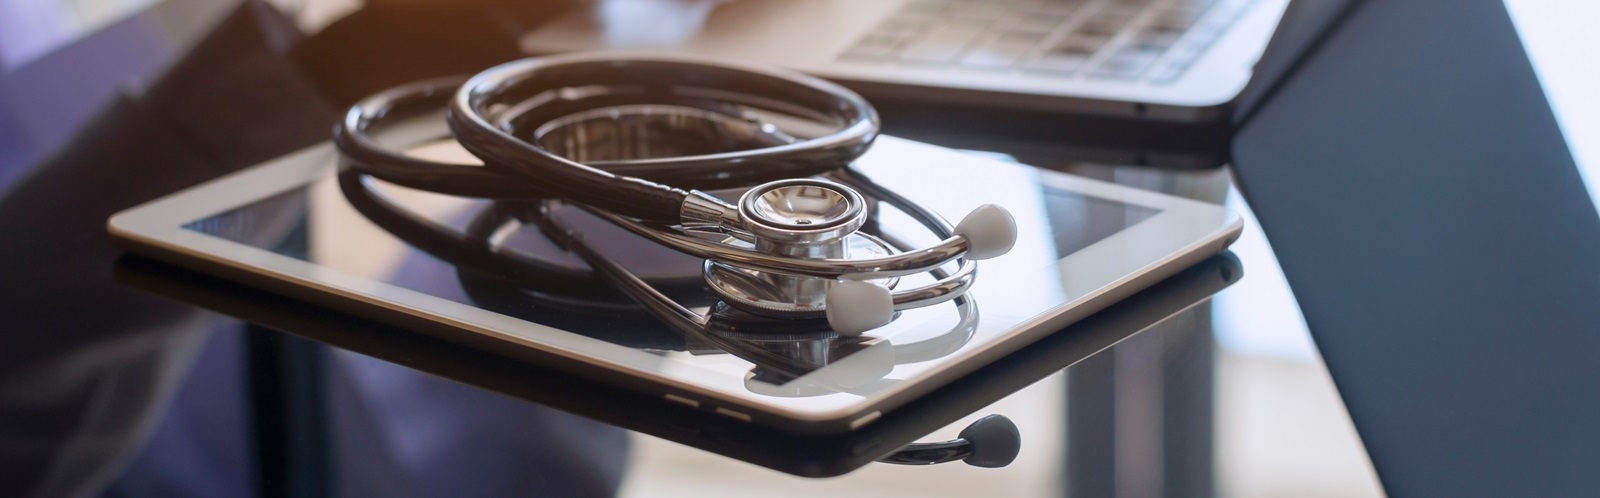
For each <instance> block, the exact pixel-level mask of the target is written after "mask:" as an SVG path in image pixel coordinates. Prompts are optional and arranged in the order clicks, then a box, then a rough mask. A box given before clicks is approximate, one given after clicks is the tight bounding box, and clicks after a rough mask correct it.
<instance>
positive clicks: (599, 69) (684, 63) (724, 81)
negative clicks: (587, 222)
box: [447, 53, 879, 223]
mask: <svg viewBox="0 0 1600 498" xmlns="http://www.w3.org/2000/svg"><path fill="white" fill-rule="evenodd" d="M661 69H670V71H663V70H661ZM663 78H667V79H668V81H663ZM595 84H638V85H651V86H662V85H667V86H671V85H680V86H709V87H711V88H753V89H759V90H760V91H759V92H752V93H759V94H760V95H763V96H765V97H767V98H769V99H771V100H774V101H780V102H788V103H800V104H802V105H803V104H807V103H809V104H814V105H811V106H806V107H808V108H819V109H821V110H824V111H827V114H833V115H838V116H841V117H842V118H843V119H844V120H845V122H846V125H845V126H844V127H843V128H841V129H839V130H837V131H835V132H833V133H830V134H828V135H824V136H822V137H817V138H813V139H809V140H803V141H800V142H795V143H791V144H784V145H778V146H774V147H769V148H764V149H756V150H748V151H738V152H727V153H719V154H708V155H701V156H685V157H672V158H657V159H643V160H638V161H632V162H635V163H642V164H654V165H672V167H673V168H679V169H686V170H691V171H692V170H695V169H706V168H707V167H712V168H718V167H724V166H728V165H736V166H752V165H753V166H758V167H759V166H760V165H763V164H805V165H822V166H829V165H831V166H832V168H829V169H836V168H838V167H843V166H844V165H846V164H849V163H850V161H853V160H854V159H855V158H856V157H859V156H860V155H861V154H862V153H864V152H866V150H867V148H868V147H869V146H870V145H871V143H872V140H873V139H874V138H876V136H877V130H878V126H879V124H878V117H877V112H876V111H874V110H873V109H872V106H871V105H869V104H867V102H866V101H865V100H863V99H862V98H861V97H860V96H859V95H856V94H855V93H854V92H850V91H848V90H845V89H844V88H843V87H840V86H838V85H835V84H833V83H828V82H826V81H823V80H820V79H817V78H812V77H809V76H805V75H801V74H798V73H790V72H787V71H779V70H775V69H769V68H762V67H757V66H745V65H738V64H733V63H729V62H724V61H712V60H706V59H699V58H690V57H685V58H682V59H678V58H674V57H673V56H662V55H651V56H649V57H648V58H640V59H628V58H626V56H620V55H619V54H613V53H605V54H572V55H558V56H549V57H540V58H534V59H522V60H518V61H512V62H508V63H505V64H501V65H499V66H495V67H493V68H489V69H487V70H485V71H483V72H480V73H478V74H476V75H473V76H472V77H471V78H470V79H468V80H467V82H466V83H465V84H463V86H462V88H461V90H460V91H458V92H456V94H455V95H454V97H452V98H451V99H450V103H449V109H450V110H449V113H448V116H447V121H448V122H449V124H450V129H451V132H452V133H454V134H455V136H456V138H457V141H459V142H460V143H461V146H462V147H463V148H465V149H467V151H468V152H471V153H472V154H473V155H475V156H478V157H480V158H483V159H484V163H485V164H486V165H488V166H489V167H491V168H496V169H499V170H502V171H506V172H512V173H516V174H520V175H522V176H523V177H524V178H526V179H528V180H529V181H540V182H549V183H553V184H558V185H561V189H562V192H561V194H562V197H564V198H567V199H570V200H573V201H576V202H578V203H579V204H584V205H588V206H593V207H598V208H602V209H605V210H607V211H610V212H613V213H616V214H619V215H623V216H627V217H630V218H634V219H637V220H641V221H645V222H659V223H677V222H678V221H679V210H680V209H681V207H682V205H683V203H684V199H685V198H686V197H688V195H689V190H686V189H685V188H680V187H678V186H670V185H665V184H661V183H656V182H653V181H650V180H649V179H646V178H639V177H630V176H622V175H617V174H613V173H611V172H608V171H605V170H603V169H600V168H597V167H593V166H591V165H587V164H583V163H579V162H577V161H573V160H570V159H567V158H565V157H562V156H560V155H557V154H554V153H552V152H550V151H549V150H546V149H545V148H543V147H540V146H539V145H537V144H534V143H532V142H530V141H528V140H525V139H523V138H519V137H517V136H515V135H513V134H512V133H511V132H510V130H508V129H506V128H507V127H508V126H507V124H508V123H509V122H510V121H511V120H512V119H513V118H514V116H506V115H505V112H506V110H509V109H514V107H512V104H515V103H517V102H520V101H521V100H524V99H525V98H527V97H531V96H532V95H535V94H537V93H540V92H543V91H548V89H550V88H563V87H576V86H582V85H595Z"/></svg>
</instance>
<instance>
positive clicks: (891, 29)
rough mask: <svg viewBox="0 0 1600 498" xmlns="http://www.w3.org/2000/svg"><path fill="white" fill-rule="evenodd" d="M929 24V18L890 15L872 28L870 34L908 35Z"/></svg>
mask: <svg viewBox="0 0 1600 498" xmlns="http://www.w3.org/2000/svg"><path fill="white" fill-rule="evenodd" d="M929 24H931V23H930V19H927V18H918V17H898V16H897V17H890V18H888V19H885V20H884V21H883V22H882V23H879V24H878V26H877V27H876V28H873V30H872V34H900V35H910V34H912V33H916V32H917V31H920V30H922V29H923V28H926V27H928V25H929ZM869 36H870V35H869Z"/></svg>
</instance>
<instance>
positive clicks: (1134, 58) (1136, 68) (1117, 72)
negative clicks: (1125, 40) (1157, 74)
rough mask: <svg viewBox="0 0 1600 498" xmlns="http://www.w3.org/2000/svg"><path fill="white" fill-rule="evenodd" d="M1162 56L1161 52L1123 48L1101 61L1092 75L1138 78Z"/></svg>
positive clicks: (1097, 76) (1111, 77) (1098, 76)
mask: <svg viewBox="0 0 1600 498" xmlns="http://www.w3.org/2000/svg"><path fill="white" fill-rule="evenodd" d="M1160 56H1161V53H1160V52H1155V51H1150V50H1136V49H1129V48H1121V49H1118V50H1116V51H1115V52H1112V53H1111V56H1110V57H1106V59H1105V60H1103V61H1100V65H1099V66H1098V67H1096V68H1095V69H1094V72H1093V73H1091V74H1090V76H1093V77H1096V78H1107V79H1134V78H1138V77H1139V75H1140V74H1141V73H1144V71H1145V69H1148V68H1149V67H1150V64H1152V63H1154V62H1155V61H1156V58H1157V57H1160Z"/></svg>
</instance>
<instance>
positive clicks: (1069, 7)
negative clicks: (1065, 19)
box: [1033, 0, 1083, 16]
mask: <svg viewBox="0 0 1600 498" xmlns="http://www.w3.org/2000/svg"><path fill="white" fill-rule="evenodd" d="M1081 5H1083V2H1080V1H1073V0H1061V1H1053V2H1044V3H1041V4H1039V6H1037V7H1034V8H1033V11H1034V12H1037V13H1039V14H1046V15H1056V16H1066V15H1070V14H1072V13H1073V12H1076V11H1077V10H1078V7H1079V6H1081Z"/></svg>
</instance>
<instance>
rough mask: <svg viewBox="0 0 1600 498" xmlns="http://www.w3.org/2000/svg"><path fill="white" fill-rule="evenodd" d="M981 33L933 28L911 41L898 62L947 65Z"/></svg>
mask: <svg viewBox="0 0 1600 498" xmlns="http://www.w3.org/2000/svg"><path fill="white" fill-rule="evenodd" d="M982 32H983V31H982V30H980V29H973V28H967V27H961V26H955V25H950V26H944V27H940V28H934V29H933V30H930V31H928V32H926V33H924V34H923V35H922V36H921V37H918V38H917V39H915V40H913V41H912V42H911V44H910V45H908V46H906V48H905V50H903V51H901V53H900V60H902V61H905V62H911V63H917V64H934V65H941V64H948V63H950V62H953V61H955V58H956V56H959V55H961V52H962V51H963V50H965V49H966V48H967V46H968V45H971V44H972V41H973V40H974V39H976V38H977V37H978V35H979V34H981V33H982Z"/></svg>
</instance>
